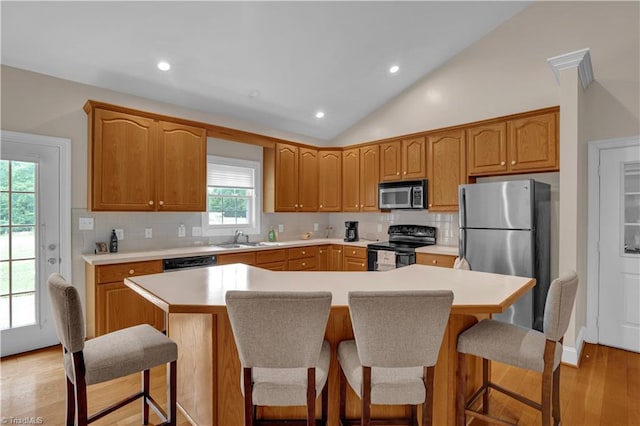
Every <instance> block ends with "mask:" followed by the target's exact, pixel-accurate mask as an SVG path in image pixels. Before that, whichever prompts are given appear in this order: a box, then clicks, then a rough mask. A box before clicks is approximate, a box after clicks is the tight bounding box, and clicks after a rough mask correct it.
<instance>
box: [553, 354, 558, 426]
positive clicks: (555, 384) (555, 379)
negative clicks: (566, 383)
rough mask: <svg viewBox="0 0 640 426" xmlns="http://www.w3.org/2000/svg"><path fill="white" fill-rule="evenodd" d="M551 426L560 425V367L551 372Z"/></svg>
mask: <svg viewBox="0 0 640 426" xmlns="http://www.w3.org/2000/svg"><path fill="white" fill-rule="evenodd" d="M552 412H553V425H554V426H558V425H559V424H560V366H559V365H558V368H556V371H554V372H553V409H552Z"/></svg>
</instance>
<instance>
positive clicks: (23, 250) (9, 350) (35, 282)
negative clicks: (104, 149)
mask: <svg viewBox="0 0 640 426" xmlns="http://www.w3.org/2000/svg"><path fill="white" fill-rule="evenodd" d="M16 135H19V134H11V135H9V134H8V133H7V132H3V133H2V139H1V142H0V155H1V159H0V336H1V339H2V340H1V341H2V351H1V352H2V356H5V355H11V354H14V353H18V352H24V351H28V350H32V349H37V348H41V347H45V346H50V345H53V344H56V343H58V338H57V335H56V332H55V324H54V322H53V319H52V317H51V310H50V305H49V297H48V291H47V287H46V282H47V277H48V276H49V275H50V274H51V273H53V272H64V271H63V270H61V258H62V256H63V253H65V252H66V250H61V242H62V244H65V245H66V242H65V240H68V239H66V238H61V228H62V229H64V230H65V231H67V232H68V230H69V226H68V225H66V226H63V224H62V222H61V190H63V191H68V188H67V189H65V188H63V186H62V182H61V176H62V174H61V164H60V163H61V149H60V147H58V146H55V145H51V144H46V143H44V144H43V143H39V142H42V141H43V139H42V138H43V137H39V136H35V137H34V138H33V139H31V140H21V139H22V138H21V137H16V138H13V137H11V136H16ZM63 248H64V247H63ZM65 261H66V262H67V263H68V262H69V259H65ZM65 269H69V268H65Z"/></svg>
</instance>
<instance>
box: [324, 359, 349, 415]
mask: <svg viewBox="0 0 640 426" xmlns="http://www.w3.org/2000/svg"><path fill="white" fill-rule="evenodd" d="M338 368H340V422H341V423H342V422H343V421H344V420H345V418H346V413H347V378H346V377H345V375H344V371H342V367H340V366H339V367H338ZM327 385H328V384H327Z"/></svg>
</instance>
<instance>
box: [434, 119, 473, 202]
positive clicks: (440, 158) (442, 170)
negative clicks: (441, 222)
mask: <svg viewBox="0 0 640 426" xmlns="http://www.w3.org/2000/svg"><path fill="white" fill-rule="evenodd" d="M465 149H466V145H465V131H464V129H459V130H448V131H444V132H439V133H431V134H429V135H428V136H427V185H428V187H427V204H428V207H427V209H428V210H429V211H431V212H452V211H457V210H458V185H461V184H465V183H467V173H466V160H465V156H466V155H465Z"/></svg>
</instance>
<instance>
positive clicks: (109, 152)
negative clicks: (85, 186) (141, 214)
mask: <svg viewBox="0 0 640 426" xmlns="http://www.w3.org/2000/svg"><path fill="white" fill-rule="evenodd" d="M156 128H157V125H156V123H155V122H154V121H153V120H152V119H150V118H144V117H138V116H135V115H131V114H124V113H120V112H113V111H107V110H103V109H98V108H96V109H95V110H94V113H93V126H92V132H93V134H92V137H90V141H89V144H90V147H89V168H90V170H89V179H90V181H91V192H90V199H91V200H90V207H91V209H92V210H95V211H100V210H116V211H153V210H155V208H156V206H155V171H154V167H153V166H154V161H155V158H154V153H155V152H156V151H155V142H154V141H155V137H156Z"/></svg>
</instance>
